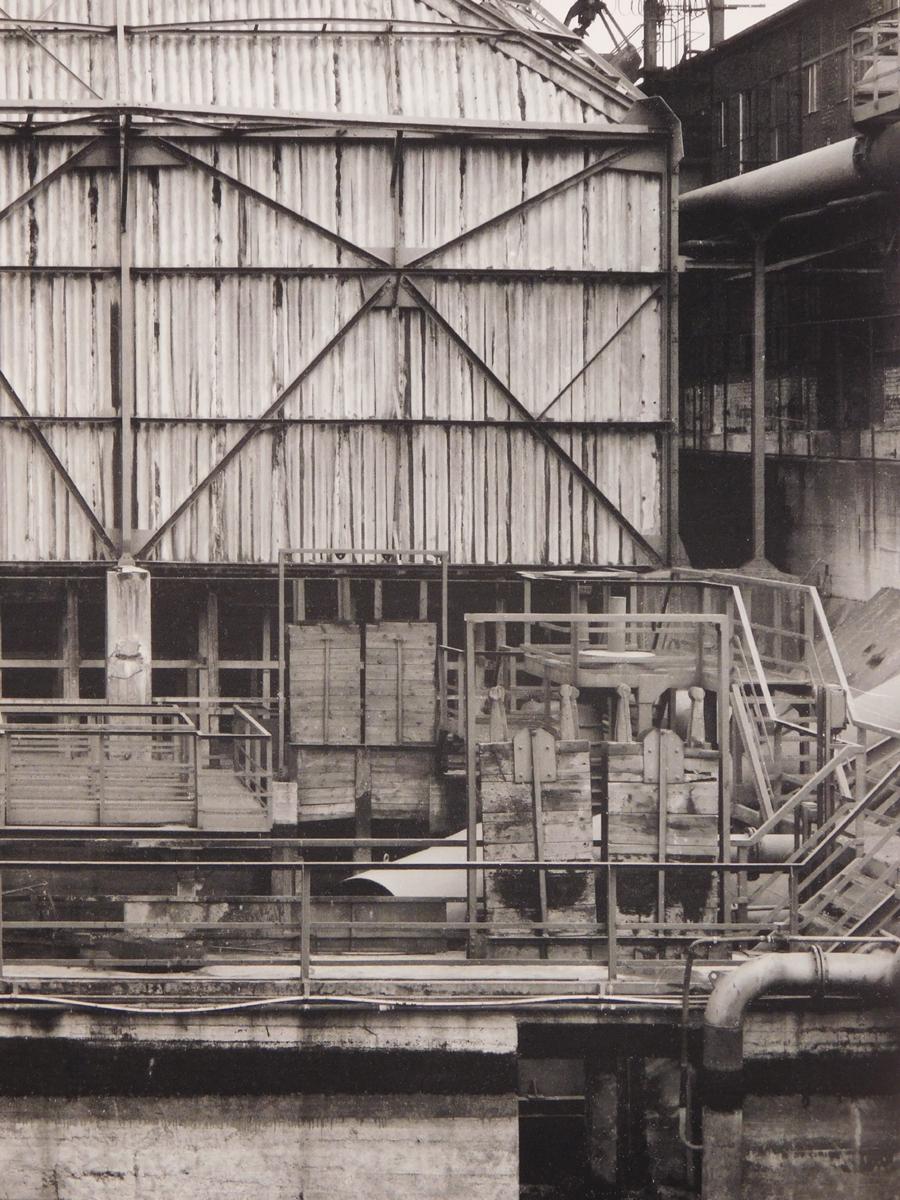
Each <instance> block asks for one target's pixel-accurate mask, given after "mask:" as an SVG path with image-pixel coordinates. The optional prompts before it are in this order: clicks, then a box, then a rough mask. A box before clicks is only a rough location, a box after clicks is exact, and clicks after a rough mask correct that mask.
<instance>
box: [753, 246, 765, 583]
mask: <svg viewBox="0 0 900 1200" xmlns="http://www.w3.org/2000/svg"><path fill="white" fill-rule="evenodd" d="M751 384H752V386H751V416H750V462H751V479H752V485H751V486H752V495H753V553H752V555H751V558H752V559H754V560H760V559H764V558H765V557H766V239H765V235H764V234H757V235H756V237H754V239H753V375H752V381H751Z"/></svg>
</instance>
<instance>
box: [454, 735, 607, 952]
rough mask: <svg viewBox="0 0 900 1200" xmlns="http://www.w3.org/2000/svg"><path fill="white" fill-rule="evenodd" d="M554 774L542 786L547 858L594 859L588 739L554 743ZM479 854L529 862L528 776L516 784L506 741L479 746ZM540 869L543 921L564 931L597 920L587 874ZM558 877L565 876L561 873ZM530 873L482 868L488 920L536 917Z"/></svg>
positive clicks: (508, 922) (512, 922)
mask: <svg viewBox="0 0 900 1200" xmlns="http://www.w3.org/2000/svg"><path fill="white" fill-rule="evenodd" d="M556 766H557V773H556V779H555V780H548V781H545V782H543V783H542V784H541V809H542V817H543V820H542V829H541V833H542V840H543V847H544V857H545V859H547V860H550V859H559V860H561V861H570V862H571V861H578V860H584V861H590V860H591V859H592V858H593V845H592V839H593V827H592V817H591V767H590V748H589V744H588V743H587V742H557V744H556ZM478 769H479V779H480V797H481V813H482V827H483V834H484V858H485V861H486V862H490V861H491V860H492V859H493V860H501V861H502V860H504V859H505V860H515V861H522V862H528V861H532V862H533V861H534V859H535V831H534V801H533V792H532V784H531V782H523V783H517V782H515V773H514V765H513V752H512V743H511V742H493V743H486V744H481V745H479V746H478ZM558 876H559V877H558V878H557V877H555V876H554V875H553V874H552V873H550V872H548V875H547V901H548V904H547V919H548V920H549V921H554V922H558V923H559V924H561V925H563V926H565V927H566V929H570V928H574V929H577V928H578V927H579V926H587V925H592V924H593V923H594V922H595V921H596V906H595V903H594V886H593V873H592V872H587V871H586V872H584V873H582V872H575V871H571V872H567V873H563V872H559V873H558ZM564 876H565V877H564ZM537 892H538V889H537V875H536V874H535V873H534V872H529V873H527V874H525V873H522V874H521V875H520V874H519V873H518V872H517V871H515V870H509V871H504V872H488V873H487V874H486V878H485V901H486V906H487V913H488V919H489V921H492V922H495V923H498V924H500V923H502V924H503V925H504V926H510V927H515V926H516V925H519V926H522V927H527V926H528V925H529V924H530V923H531V922H532V921H534V920H538V919H539V917H538V915H537V912H536V911H535V909H536V904H535V901H536V897H537Z"/></svg>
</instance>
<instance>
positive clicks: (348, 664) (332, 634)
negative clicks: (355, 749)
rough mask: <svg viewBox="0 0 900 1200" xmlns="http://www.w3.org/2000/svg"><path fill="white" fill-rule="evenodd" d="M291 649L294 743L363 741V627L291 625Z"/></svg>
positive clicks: (289, 627)
mask: <svg viewBox="0 0 900 1200" xmlns="http://www.w3.org/2000/svg"><path fill="white" fill-rule="evenodd" d="M288 647H289V655H290V664H289V673H288V688H289V696H290V706H291V726H290V728H291V741H293V742H299V743H304V742H306V743H310V742H315V743H322V742H325V743H328V744H329V745H348V744H349V745H352V744H354V743H356V742H359V740H360V736H361V711H362V710H361V703H360V686H359V680H360V676H359V672H360V636H359V628H358V627H357V626H356V625H349V624H345V623H339V622H336V621H332V622H325V623H322V624H313V623H309V624H302V625H289V626H288ZM326 664H327V666H326Z"/></svg>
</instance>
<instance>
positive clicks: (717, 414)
mask: <svg viewBox="0 0 900 1200" xmlns="http://www.w3.org/2000/svg"><path fill="white" fill-rule="evenodd" d="M877 18H882V23H881V28H882V29H883V30H885V31H886V32H885V33H884V34H883V35H879V36H881V37H882V40H884V39H885V38H887V39H888V40H889V39H890V37H891V36H893V39H894V40H893V43H892V44H893V47H894V51H896V30H897V23H898V10H897V9H895V8H893V7H892V5H891V4H890V3H888V0H800V2H799V3H796V4H793V5H791V6H789V7H788V8H786V9H785V10H783V11H782V12H781V13H778V14H776V15H775V16H773V17H770V18H769V19H767V20H764V21H761V22H760V23H759V24H757V25H755V26H753V27H751V28H750V29H748V30H745V31H744V32H743V33H741V34H739V35H737V36H736V37H733V38H730V39H728V40H727V41H726V42H724V43H722V44H721V45H719V46H717V47H715V48H714V49H712V50H709V51H706V52H705V53H702V54H699V55H697V56H695V57H694V58H692V59H689V60H687V61H686V62H684V63H682V64H681V65H679V66H678V67H676V68H674V69H672V70H670V71H667V72H660V73H658V74H656V76H655V77H654V78H653V80H652V82H651V87H652V89H653V90H655V91H656V92H658V93H659V94H660V95H662V96H664V97H665V99H666V100H667V101H668V102H669V104H670V105H671V106H672V107H673V108H674V109H675V111H676V112H677V114H678V115H679V117H680V118H681V119H682V122H683V128H684V140H685V154H686V159H685V164H684V168H683V175H684V184H685V187H686V189H687V190H690V189H692V188H695V187H697V186H698V185H703V184H710V183H715V182H717V181H720V180H723V179H727V178H730V177H734V176H736V175H743V174H746V173H747V172H750V171H753V170H756V169H758V168H761V167H766V166H769V165H770V164H772V163H775V162H780V161H783V160H785V159H788V158H791V157H794V156H796V155H799V154H806V153H808V152H810V151H814V150H817V149H820V148H821V147H825V146H828V145H831V144H835V143H840V142H842V141H844V140H845V139H849V138H851V137H852V136H853V135H854V133H855V132H856V128H855V126H854V113H853V110H852V105H851V92H852V85H853V82H854V79H856V80H857V81H858V80H859V79H860V78H861V77H862V74H863V73H864V71H865V70H866V68H867V63H866V61H863V60H862V59H860V58H859V57H858V56H857V58H856V59H855V58H854V46H856V48H857V50H859V49H860V47H864V39H865V36H866V35H865V33H864V32H862V33H860V27H861V26H862V27H863V30H864V29H865V28H866V27H867V22H870V21H874V20H876V19H877ZM896 61H897V60H896V55H895V56H894V58H893V62H894V63H896ZM854 62H856V63H857V65H856V68H855V70H856V75H855V76H854ZM857 116H858V113H857ZM805 207H806V208H807V210H808V211H807V212H806V214H802V213H792V214H788V219H787V220H785V219H783V218H784V217H785V215H786V214H784V213H780V214H777V218H778V219H777V222H776V223H775V224H773V226H772V229H771V230H770V235H771V236H770V240H769V246H768V251H767V266H766V279H767V286H766V294H767V306H768V319H767V328H766V388H765V391H766V405H765V407H766V418H765V420H766V451H767V455H768V456H769V463H768V467H767V475H768V478H769V488H768V503H767V513H766V520H767V525H768V537H767V553H768V556H769V558H771V559H772V560H773V561H775V562H776V564H777V565H778V566H780V567H782V568H785V569H787V570H790V571H793V572H796V573H799V574H801V575H809V578H810V579H811V580H816V581H818V582H819V583H820V584H822V585H823V586H825V587H826V588H827V589H828V590H829V591H831V592H833V593H834V594H835V595H838V596H841V597H846V598H851V599H857V600H862V599H866V598H867V597H868V596H869V595H871V594H872V593H873V592H874V591H875V590H877V588H878V587H880V586H884V585H889V584H891V583H893V582H895V581H896V578H897V566H898V563H897V554H898V546H900V533H898V531H900V512H898V508H897V502H896V496H897V495H898V488H897V470H898V467H897V458H898V452H900V324H898V320H897V314H898V301H900V294H898V262H897V220H896V197H895V196H893V195H890V196H886V195H885V194H883V193H879V192H874V193H870V194H868V195H858V196H855V197H853V198H852V200H851V199H847V200H845V201H841V202H838V203H831V202H829V203H822V204H820V203H816V202H812V203H810V204H809V205H806V206H805ZM811 210H815V211H814V212H813V211H811ZM776 225H777V227H776ZM745 233H746V231H745V230H743V229H742V228H741V227H740V222H737V223H735V225H734V226H733V227H732V228H729V229H724V230H723V229H718V230H714V231H713V230H706V229H703V228H698V227H696V226H695V227H693V228H692V227H691V224H690V221H685V222H684V228H683V246H682V249H683V251H684V252H685V254H686V257H687V260H688V270H687V272H686V275H685V277H684V281H683V286H682V292H681V299H682V305H681V329H682V343H681V344H682V360H681V385H682V431H683V437H682V450H683V455H684V458H683V472H682V474H683V504H684V508H683V533H684V538H685V542H686V545H687V547H688V550H689V551H690V552H692V553H693V554H694V556H695V558H696V557H697V555H698V554H699V555H700V558H699V560H698V562H700V564H701V565H709V564H711V563H713V562H714V563H716V564H725V563H727V564H728V565H737V564H738V563H739V562H741V561H743V560H744V559H746V558H748V557H750V555H749V542H748V537H749V535H748V533H747V521H748V517H747V504H746V484H747V466H748V459H747V454H748V451H749V439H750V391H751V373H752V372H751V367H752V358H753V351H752V336H751V334H752V319H751V298H752V296H751V292H752V289H751V287H750V276H749V272H748V270H747V269H746V263H747V252H746V239H745ZM711 239H712V240H714V241H715V243H716V245H715V249H714V250H713V249H711V246H710V244H709V243H710V240H711ZM704 243H705V244H704ZM710 488H712V489H713V491H714V492H715V494H717V496H718V498H719V501H720V505H719V507H720V511H721V512H723V513H724V514H725V516H726V519H725V520H723V521H722V522H721V525H720V529H719V535H718V536H716V531H715V530H713V531H710V530H709V528H708V524H707V522H706V513H707V511H708V507H707V506H708V496H709V493H710ZM710 532H712V537H710Z"/></svg>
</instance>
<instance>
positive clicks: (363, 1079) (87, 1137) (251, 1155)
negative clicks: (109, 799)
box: [0, 1008, 519, 1200]
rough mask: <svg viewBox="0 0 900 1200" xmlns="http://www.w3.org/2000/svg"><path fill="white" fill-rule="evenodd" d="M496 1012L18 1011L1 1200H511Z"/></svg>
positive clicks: (508, 1059)
mask: <svg viewBox="0 0 900 1200" xmlns="http://www.w3.org/2000/svg"><path fill="white" fill-rule="evenodd" d="M515 1045H516V1026H515V1022H514V1020H513V1019H512V1018H511V1017H510V1016H509V1015H508V1014H501V1013H497V1014H486V1013H471V1014H469V1013H451V1012H436V1013H414V1012H374V1011H367V1012H366V1013H365V1014H364V1015H363V1014H359V1013H348V1012H339V1011H338V1012H335V1011H329V1012H327V1013H326V1012H322V1013H300V1012H297V1011H288V1010H286V1009H283V1010H272V1011H254V1010H245V1011H239V1012H236V1013H228V1012H220V1013H210V1014H195V1015H181V1014H173V1015H162V1014H159V1015H156V1016H153V1017H148V1016H144V1017H140V1016H132V1015H130V1014H124V1013H123V1014H117V1015H115V1016H114V1015H112V1014H110V1013H108V1012H103V1013H101V1012H93V1013H92V1012H88V1011H81V1012H77V1011H75V1012H63V1011H58V1010H57V1011H52V1010H50V1011H48V1010H46V1009H37V1008H31V1009H28V1008H25V1009H20V1010H19V1011H17V1012H12V1011H4V1013H3V1019H2V1021H0V1200H145V1198H150V1200H175V1198H176V1197H177V1198H178V1200H184V1198H185V1197H190V1200H257V1198H258V1197H265V1198H266V1200H326V1198H327V1200H358V1198H359V1197H365V1198H366V1200H413V1198H415V1200H455V1198H456V1197H460V1196H463V1197H465V1198H466V1200H517V1197H518V1158H519V1153H518V1108H517V1101H516V1070H515Z"/></svg>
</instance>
